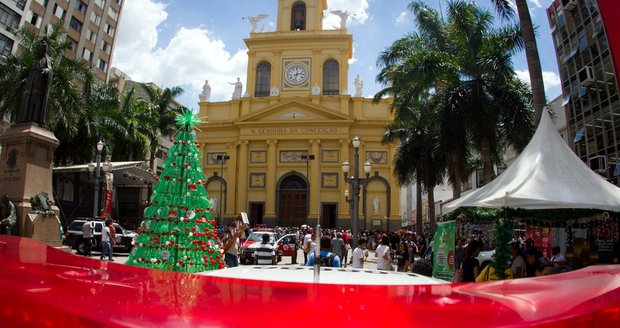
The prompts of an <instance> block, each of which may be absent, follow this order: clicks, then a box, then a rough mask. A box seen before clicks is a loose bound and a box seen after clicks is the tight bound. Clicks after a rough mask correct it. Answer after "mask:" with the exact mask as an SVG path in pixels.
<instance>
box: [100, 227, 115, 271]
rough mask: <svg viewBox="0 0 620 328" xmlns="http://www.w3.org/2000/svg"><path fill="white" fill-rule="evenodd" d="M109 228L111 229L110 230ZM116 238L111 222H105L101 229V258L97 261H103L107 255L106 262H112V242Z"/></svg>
mask: <svg viewBox="0 0 620 328" xmlns="http://www.w3.org/2000/svg"><path fill="white" fill-rule="evenodd" d="M110 227H111V228H110ZM115 236H116V231H114V226H113V225H112V220H111V219H107V220H105V224H104V226H103V229H101V256H99V260H101V261H103V258H104V257H105V256H106V254H107V255H108V260H110V261H114V259H113V258H112V240H113V239H114V237H115Z"/></svg>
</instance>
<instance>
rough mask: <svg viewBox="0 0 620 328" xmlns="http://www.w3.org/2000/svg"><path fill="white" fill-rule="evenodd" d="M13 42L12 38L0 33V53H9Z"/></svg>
mask: <svg viewBox="0 0 620 328" xmlns="http://www.w3.org/2000/svg"><path fill="white" fill-rule="evenodd" d="M13 43H14V41H13V40H11V39H9V38H8V37H7V36H5V35H4V34H2V33H0V55H2V56H4V55H10V54H11V49H13Z"/></svg>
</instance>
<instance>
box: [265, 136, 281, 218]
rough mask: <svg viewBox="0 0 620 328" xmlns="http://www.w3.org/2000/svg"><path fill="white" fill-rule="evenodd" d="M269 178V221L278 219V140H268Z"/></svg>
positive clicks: (267, 177) (267, 191)
mask: <svg viewBox="0 0 620 328" xmlns="http://www.w3.org/2000/svg"><path fill="white" fill-rule="evenodd" d="M266 142H267V147H268V148H267V176H266V177H265V180H266V181H265V216H264V218H265V219H267V220H273V221H275V219H276V183H277V180H278V176H277V174H278V173H277V171H276V167H277V165H278V149H277V144H278V140H267V141H266Z"/></svg>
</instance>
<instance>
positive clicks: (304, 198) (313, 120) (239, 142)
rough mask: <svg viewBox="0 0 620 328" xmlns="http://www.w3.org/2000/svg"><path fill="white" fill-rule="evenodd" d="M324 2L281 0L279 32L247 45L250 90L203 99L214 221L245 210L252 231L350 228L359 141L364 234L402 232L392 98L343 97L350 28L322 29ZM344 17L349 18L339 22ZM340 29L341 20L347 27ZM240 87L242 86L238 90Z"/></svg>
mask: <svg viewBox="0 0 620 328" xmlns="http://www.w3.org/2000/svg"><path fill="white" fill-rule="evenodd" d="M325 10H327V1H326V0H305V1H300V0H278V17H277V29H276V31H275V32H257V31H256V29H255V28H254V29H253V31H252V32H251V33H250V37H249V38H248V39H245V40H244V41H245V44H246V45H247V47H248V71H247V81H246V88H247V90H246V91H245V92H244V93H243V95H241V94H240V93H241V91H240V90H238V89H237V88H235V93H234V94H233V97H232V98H233V99H232V100H231V101H225V102H209V101H208V100H207V101H201V102H200V103H199V106H200V114H199V116H200V117H207V120H206V122H205V123H202V124H201V125H200V126H199V129H200V131H201V132H198V136H197V141H198V142H199V143H200V145H201V147H203V148H202V149H203V151H204V154H203V155H204V167H205V175H206V176H207V177H209V179H208V182H207V192H208V193H209V197H210V198H211V199H212V200H213V201H214V203H215V205H214V209H213V212H214V216H215V217H216V218H217V219H218V220H219V221H220V222H229V221H230V220H232V218H233V217H234V216H235V215H236V214H238V213H239V212H247V213H248V216H249V218H250V221H251V222H252V223H253V224H263V225H266V226H268V227H272V226H276V225H278V226H292V227H295V226H296V227H299V226H301V225H303V224H309V225H316V224H317V223H320V224H321V226H322V227H326V228H335V227H340V228H344V229H348V228H350V227H351V217H352V215H351V211H352V208H353V206H351V205H352V204H351V201H350V198H351V192H352V189H351V186H350V185H349V184H347V183H346V182H345V178H344V174H343V169H342V164H343V162H345V161H346V162H349V163H351V170H350V171H351V174H352V172H353V166H354V147H353V144H352V140H353V139H354V138H355V137H359V139H360V140H361V142H360V145H359V147H358V152H359V163H360V164H359V171H360V177H362V178H364V177H365V175H364V170H363V168H362V167H363V165H364V164H365V163H366V162H368V163H369V164H370V165H371V171H370V173H369V177H368V178H367V179H365V183H364V184H363V187H362V188H361V192H360V197H359V199H360V201H359V214H358V217H359V227H360V229H361V230H365V229H368V230H384V231H385V230H386V229H388V224H389V226H390V230H394V229H396V228H398V227H400V222H401V218H400V214H399V212H400V210H399V208H400V204H399V198H400V197H399V194H400V193H399V190H400V188H399V187H398V185H397V183H396V181H395V179H394V177H393V174H392V158H393V156H394V147H395V145H393V144H392V145H384V144H381V138H382V135H383V133H384V131H385V126H386V125H387V124H389V123H390V122H391V121H392V116H391V112H390V103H389V100H387V99H386V100H383V101H381V102H379V103H377V104H373V103H372V99H370V98H363V96H361V95H360V94H359V93H361V92H359V91H357V92H355V94H354V95H353V96H351V95H350V94H349V91H348V90H347V89H348V88H347V86H348V83H349V81H348V71H349V64H348V60H349V59H351V58H352V51H353V49H352V47H353V45H352V43H353V40H352V36H351V35H350V34H348V32H347V30H346V26H345V24H341V25H342V26H341V28H340V29H337V30H323V28H322V26H323V13H324V11H325ZM341 18H342V19H343V20H346V17H341ZM343 23H344V22H343ZM239 84H240V83H239Z"/></svg>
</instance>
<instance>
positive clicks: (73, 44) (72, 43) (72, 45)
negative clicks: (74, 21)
mask: <svg viewBox="0 0 620 328" xmlns="http://www.w3.org/2000/svg"><path fill="white" fill-rule="evenodd" d="M67 40H69V43H70V48H69V49H70V50H71V51H77V47H78V43H77V41H75V40H73V39H72V38H70V37H68V38H67Z"/></svg>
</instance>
